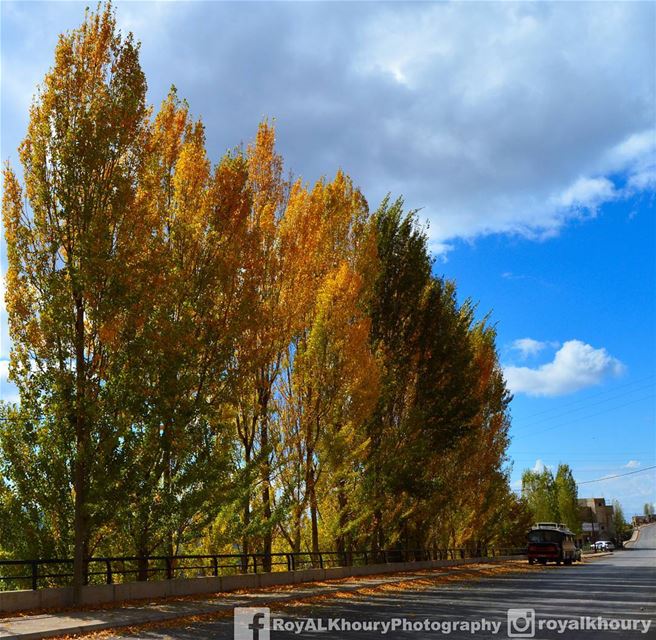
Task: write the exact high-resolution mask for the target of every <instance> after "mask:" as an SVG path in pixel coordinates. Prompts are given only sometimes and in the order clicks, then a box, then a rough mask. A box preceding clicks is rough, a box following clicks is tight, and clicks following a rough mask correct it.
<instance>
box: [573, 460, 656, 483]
mask: <svg viewBox="0 0 656 640" xmlns="http://www.w3.org/2000/svg"><path fill="white" fill-rule="evenodd" d="M650 469H656V464H655V465H654V466H652V467H645V468H644V469H638V470H637V471H629V472H628V473H618V474H617V475H614V476H606V477H605V478H597V479H596V480H586V481H585V482H577V483H576V484H577V485H578V486H580V485H582V484H592V483H593V482H602V481H603V480H614V479H615V478H623V477H624V476H632V475H634V474H636V473H644V472H645V471H649V470H650Z"/></svg>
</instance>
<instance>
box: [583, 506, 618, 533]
mask: <svg viewBox="0 0 656 640" xmlns="http://www.w3.org/2000/svg"><path fill="white" fill-rule="evenodd" d="M613 515H614V510H613V507H612V506H610V505H607V504H606V500H605V499H604V498H579V517H580V518H581V523H582V530H583V533H582V534H581V540H582V541H583V542H586V543H587V542H596V541H597V540H611V539H613V538H615V523H614V522H613Z"/></svg>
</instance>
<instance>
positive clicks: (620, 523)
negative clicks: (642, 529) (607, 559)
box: [613, 500, 631, 545]
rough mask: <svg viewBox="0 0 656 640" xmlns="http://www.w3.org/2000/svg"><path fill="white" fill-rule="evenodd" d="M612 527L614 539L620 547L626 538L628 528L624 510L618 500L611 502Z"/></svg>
mask: <svg viewBox="0 0 656 640" xmlns="http://www.w3.org/2000/svg"><path fill="white" fill-rule="evenodd" d="M613 527H614V528H615V539H616V540H617V543H618V545H621V544H622V543H623V542H624V540H626V538H627V537H628V536H627V534H628V532H629V530H630V528H631V527H630V526H629V524H628V523H627V521H626V519H625V517H624V509H622V505H621V504H620V502H619V500H613Z"/></svg>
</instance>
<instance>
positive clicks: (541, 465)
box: [531, 458, 546, 473]
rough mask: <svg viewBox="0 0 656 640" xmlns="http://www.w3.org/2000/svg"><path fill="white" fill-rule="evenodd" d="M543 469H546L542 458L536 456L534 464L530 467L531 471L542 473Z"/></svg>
mask: <svg viewBox="0 0 656 640" xmlns="http://www.w3.org/2000/svg"><path fill="white" fill-rule="evenodd" d="M545 469H546V467H545V465H544V462H542V460H540V458H538V459H537V460H536V461H535V464H534V465H533V468H532V469H531V471H532V472H533V473H542V472H543V471H544V470H545Z"/></svg>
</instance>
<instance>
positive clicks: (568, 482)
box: [554, 464, 581, 534]
mask: <svg viewBox="0 0 656 640" xmlns="http://www.w3.org/2000/svg"><path fill="white" fill-rule="evenodd" d="M554 485H555V491H556V501H557V504H558V515H559V518H560V519H559V520H558V522H563V523H565V524H566V525H567V527H568V528H569V529H570V531H573V532H574V533H577V534H579V533H581V517H580V515H579V513H580V510H579V504H578V489H577V486H576V481H575V480H574V476H573V475H572V470H571V469H570V468H569V465H566V464H559V465H558V471H557V472H556V478H555V480H554Z"/></svg>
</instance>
